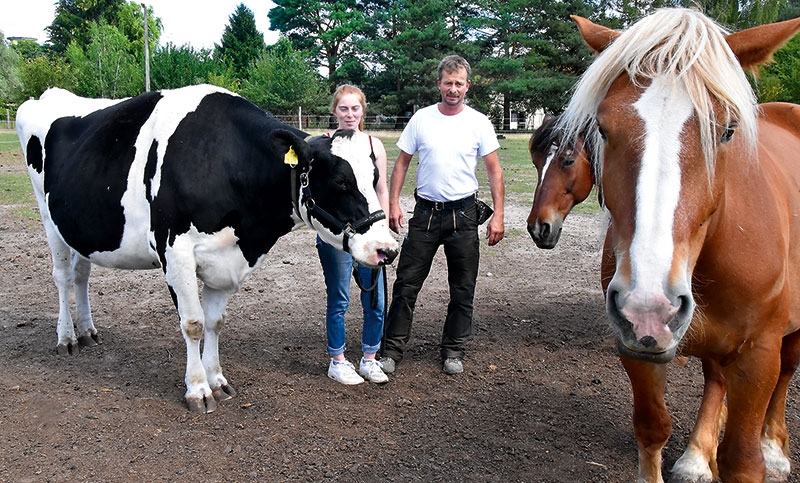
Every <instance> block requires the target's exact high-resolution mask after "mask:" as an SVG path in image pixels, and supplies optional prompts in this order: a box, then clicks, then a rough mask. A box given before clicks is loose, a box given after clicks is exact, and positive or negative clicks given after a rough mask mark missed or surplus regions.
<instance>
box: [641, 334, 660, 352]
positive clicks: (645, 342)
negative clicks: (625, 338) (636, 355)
mask: <svg viewBox="0 0 800 483" xmlns="http://www.w3.org/2000/svg"><path fill="white" fill-rule="evenodd" d="M639 343H640V344H642V346H644V347H646V348H648V349H652V348H653V347H655V346H656V345H657V344H658V341H657V340H656V339H655V337H653V336H651V335H646V336H644V337H642V338H641V339H639Z"/></svg>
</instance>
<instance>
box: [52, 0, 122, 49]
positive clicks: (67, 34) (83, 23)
mask: <svg viewBox="0 0 800 483" xmlns="http://www.w3.org/2000/svg"><path fill="white" fill-rule="evenodd" d="M124 3H125V0H58V3H57V4H56V10H55V18H54V19H53V23H52V24H50V26H49V27H47V28H45V30H46V31H47V32H48V42H47V44H46V45H47V47H48V49H49V50H51V51H53V52H55V53H56V54H63V53H64V52H66V50H67V47H68V46H69V44H70V42H72V41H73V40H75V41H76V42H77V43H78V45H87V44H88V43H89V37H90V34H89V28H90V24H91V23H92V22H95V23H97V22H99V21H105V23H106V24H110V25H114V24H116V19H117V17H118V15H119V9H120V7H122V5H123V4H124Z"/></svg>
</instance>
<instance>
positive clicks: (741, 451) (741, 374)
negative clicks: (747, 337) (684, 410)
mask: <svg viewBox="0 0 800 483" xmlns="http://www.w3.org/2000/svg"><path fill="white" fill-rule="evenodd" d="M779 353H780V338H779V337H771V336H770V335H769V334H764V336H763V337H762V338H761V339H759V340H756V341H753V342H752V345H750V347H748V350H746V351H743V352H742V354H741V355H740V356H739V358H738V359H737V360H736V361H735V362H733V363H732V364H730V365H728V366H726V367H724V368H723V372H724V374H725V379H726V380H727V382H728V422H727V424H726V425H725V434H724V436H723V438H722V442H721V443H720V445H719V450H718V457H717V461H718V463H719V476H720V479H722V481H736V482H761V481H764V477H765V475H766V465H765V464H764V457H763V455H762V452H761V444H760V439H761V431H762V428H763V423H764V417H765V414H766V412H767V406H768V405H769V402H770V399H771V397H772V392H773V391H774V389H775V386H776V384H777V382H778V374H779V372H780V356H779Z"/></svg>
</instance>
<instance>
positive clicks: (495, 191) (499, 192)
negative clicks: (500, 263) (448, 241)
mask: <svg viewBox="0 0 800 483" xmlns="http://www.w3.org/2000/svg"><path fill="white" fill-rule="evenodd" d="M483 161H484V162H485V163H486V173H487V174H488V175H489V189H490V190H491V192H492V204H493V205H494V206H493V207H492V208H493V209H494V215H492V218H491V219H490V220H489V224H488V225H487V226H486V238H488V239H489V245H496V244H497V243H498V242H499V241H500V240H502V239H503V237H504V236H505V223H504V221H503V217H504V214H503V209H504V208H503V203H504V200H505V196H506V188H505V185H503V170H502V169H501V168H500V161H499V160H498V159H497V151H493V152H491V153H489V154H487V155H486V156H484V157H483ZM392 178H394V176H392ZM392 183H393V184H394V179H392Z"/></svg>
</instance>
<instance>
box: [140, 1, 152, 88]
mask: <svg viewBox="0 0 800 483" xmlns="http://www.w3.org/2000/svg"><path fill="white" fill-rule="evenodd" d="M142 9H144V90H145V92H147V91H149V90H150V38H149V37H150V36H149V35H147V24H148V21H147V5H145V4H144V3H143V4H142Z"/></svg>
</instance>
